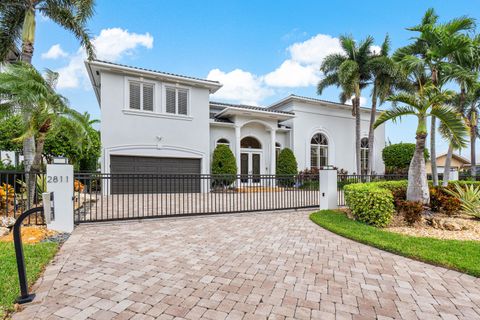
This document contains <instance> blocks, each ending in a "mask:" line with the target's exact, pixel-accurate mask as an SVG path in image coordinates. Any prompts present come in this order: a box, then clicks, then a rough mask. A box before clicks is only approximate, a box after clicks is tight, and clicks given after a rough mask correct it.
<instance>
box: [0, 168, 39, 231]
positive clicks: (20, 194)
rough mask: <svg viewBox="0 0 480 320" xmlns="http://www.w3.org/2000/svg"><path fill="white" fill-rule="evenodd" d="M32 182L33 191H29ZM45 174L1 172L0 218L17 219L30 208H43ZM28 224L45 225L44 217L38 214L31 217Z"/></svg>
mask: <svg viewBox="0 0 480 320" xmlns="http://www.w3.org/2000/svg"><path fill="white" fill-rule="evenodd" d="M29 180H30V181H31V185H32V186H33V190H32V191H31V192H28V191H27V189H28V188H27V183H29V182H28V181H29ZM46 187H47V184H46V178H45V174H44V173H31V174H26V173H25V172H20V171H0V218H2V217H12V218H15V219H17V218H18V217H19V216H20V215H21V214H22V212H24V211H25V210H27V209H28V208H29V207H39V206H42V193H43V192H46ZM25 223H26V224H37V225H41V224H44V220H43V216H42V215H41V214H40V213H38V214H34V215H30V216H29V217H28V218H27V219H26V220H25Z"/></svg>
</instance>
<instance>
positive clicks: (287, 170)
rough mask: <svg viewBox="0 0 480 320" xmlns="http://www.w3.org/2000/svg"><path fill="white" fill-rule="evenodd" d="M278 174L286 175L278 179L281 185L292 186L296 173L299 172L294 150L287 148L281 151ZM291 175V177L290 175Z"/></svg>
mask: <svg viewBox="0 0 480 320" xmlns="http://www.w3.org/2000/svg"><path fill="white" fill-rule="evenodd" d="M276 172H277V175H279V176H284V177H281V178H279V179H278V183H279V185H280V186H292V185H293V184H294V182H295V179H294V177H293V176H294V175H296V174H297V172H298V167H297V159H295V155H294V154H293V151H292V150H291V149H289V148H285V149H283V150H282V151H280V154H279V155H278V159H277V171H276ZM290 176H291V177H290Z"/></svg>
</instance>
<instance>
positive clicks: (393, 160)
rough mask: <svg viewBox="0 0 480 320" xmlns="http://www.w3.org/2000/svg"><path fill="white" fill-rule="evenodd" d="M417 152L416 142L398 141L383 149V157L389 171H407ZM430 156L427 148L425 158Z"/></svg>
mask: <svg viewBox="0 0 480 320" xmlns="http://www.w3.org/2000/svg"><path fill="white" fill-rule="evenodd" d="M414 153H415V144H414V143H396V144H391V145H389V146H386V147H385V148H383V150H382V159H383V162H384V163H385V169H386V171H387V172H388V173H406V172H407V171H408V167H409V165H410V161H412V157H413V154H414ZM428 158H429V154H428V150H427V149H425V160H427V159H428Z"/></svg>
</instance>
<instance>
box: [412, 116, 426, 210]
mask: <svg viewBox="0 0 480 320" xmlns="http://www.w3.org/2000/svg"><path fill="white" fill-rule="evenodd" d="M423 121H424V120H423ZM426 138H427V134H426V133H423V132H422V133H417V136H416V144H415V153H414V154H413V158H412V161H411V162H410V167H409V169H408V187H407V200H409V201H419V202H421V203H428V202H429V201H430V194H429V190H428V181H427V172H426V169H425V157H424V151H425V141H426Z"/></svg>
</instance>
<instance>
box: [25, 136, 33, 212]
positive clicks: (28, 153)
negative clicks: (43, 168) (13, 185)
mask: <svg viewBox="0 0 480 320" xmlns="http://www.w3.org/2000/svg"><path fill="white" fill-rule="evenodd" d="M34 158H35V138H34V137H33V136H31V137H26V138H25V139H24V140H23V165H24V168H25V183H26V186H27V203H26V205H27V209H30V208H31V207H32V206H33V201H34V199H35V180H36V179H35V176H34V173H33V172H32V165H33V161H34Z"/></svg>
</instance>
